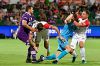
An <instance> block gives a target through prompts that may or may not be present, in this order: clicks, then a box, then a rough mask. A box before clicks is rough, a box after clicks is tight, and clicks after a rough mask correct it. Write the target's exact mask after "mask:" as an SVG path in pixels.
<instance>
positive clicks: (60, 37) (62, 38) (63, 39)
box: [57, 36, 66, 42]
mask: <svg viewBox="0 0 100 66" xmlns="http://www.w3.org/2000/svg"><path fill="white" fill-rule="evenodd" d="M57 38H58V39H60V40H61V41H62V42H65V41H66V39H65V38H64V37H62V36H58V37H57Z"/></svg>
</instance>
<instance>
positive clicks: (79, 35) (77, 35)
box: [70, 10, 90, 64]
mask: <svg viewBox="0 0 100 66" xmlns="http://www.w3.org/2000/svg"><path fill="white" fill-rule="evenodd" d="M88 16H89V12H88V11H87V10H84V11H83V12H82V14H81V16H79V15H78V20H79V22H77V21H74V24H75V25H76V26H77V27H78V29H77V30H76V31H74V34H73V37H72V42H71V44H70V46H71V48H72V49H75V48H76V45H77V43H78V44H79V47H80V54H81V58H82V63H83V64H84V63H86V59H85V46H84V45H85V40H86V30H87V28H88V27H89V25H90V21H89V20H88ZM75 59H76V52H75V51H74V55H73V59H72V62H75Z"/></svg>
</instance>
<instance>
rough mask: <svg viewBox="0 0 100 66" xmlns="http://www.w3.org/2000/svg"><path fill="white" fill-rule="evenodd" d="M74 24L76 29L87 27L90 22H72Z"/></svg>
mask: <svg viewBox="0 0 100 66" xmlns="http://www.w3.org/2000/svg"><path fill="white" fill-rule="evenodd" d="M74 24H75V25H76V26H77V27H88V26H89V25H90V22H89V21H87V20H86V21H85V22H84V23H79V22H77V21H74Z"/></svg>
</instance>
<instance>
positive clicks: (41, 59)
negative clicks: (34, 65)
mask: <svg viewBox="0 0 100 66" xmlns="http://www.w3.org/2000/svg"><path fill="white" fill-rule="evenodd" d="M43 58H44V55H41V56H40V58H39V60H38V61H37V62H38V63H39V62H42V61H44V59H43Z"/></svg>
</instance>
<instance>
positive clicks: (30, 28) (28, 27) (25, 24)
mask: <svg viewBox="0 0 100 66" xmlns="http://www.w3.org/2000/svg"><path fill="white" fill-rule="evenodd" d="M22 25H23V26H24V27H26V28H27V29H29V30H31V31H32V32H35V30H36V29H35V28H32V27H30V26H29V25H28V24H27V21H26V20H22Z"/></svg>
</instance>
